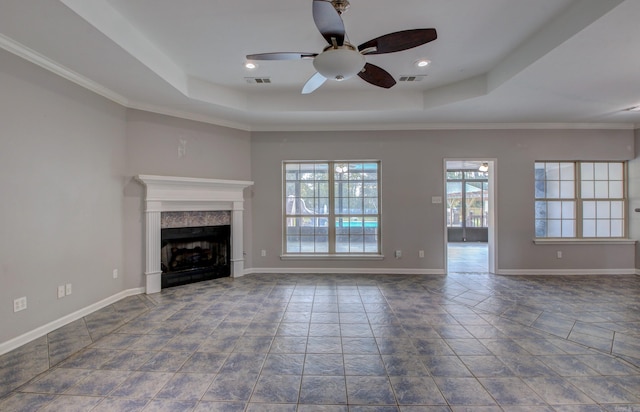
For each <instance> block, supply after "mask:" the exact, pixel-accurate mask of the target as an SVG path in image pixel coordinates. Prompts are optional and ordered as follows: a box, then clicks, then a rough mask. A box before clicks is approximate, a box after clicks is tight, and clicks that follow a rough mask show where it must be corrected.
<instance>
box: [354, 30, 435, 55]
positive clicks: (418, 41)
mask: <svg viewBox="0 0 640 412" xmlns="http://www.w3.org/2000/svg"><path fill="white" fill-rule="evenodd" d="M437 38H438V34H437V33H436V29H414V30H403V31H397V32H395V33H389V34H385V35H384V36H380V37H377V38H375V39H373V40H369V41H368V42H366V43H362V44H361V45H360V46H358V50H359V51H365V53H364V54H383V53H393V52H398V51H402V50H407V49H411V48H413V47H417V46H420V45H423V44H425V43H429V42H430V41H434V40H435V39H437ZM371 48H374V49H375V50H371V51H368V50H367V49H371Z"/></svg>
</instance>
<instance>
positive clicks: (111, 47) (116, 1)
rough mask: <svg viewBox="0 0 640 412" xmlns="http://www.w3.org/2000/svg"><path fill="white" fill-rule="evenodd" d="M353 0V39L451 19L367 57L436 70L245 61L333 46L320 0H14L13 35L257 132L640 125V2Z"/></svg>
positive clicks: (128, 94) (61, 67)
mask: <svg viewBox="0 0 640 412" xmlns="http://www.w3.org/2000/svg"><path fill="white" fill-rule="evenodd" d="M350 1H351V8H350V9H349V10H348V11H347V12H346V13H344V14H343V20H344V23H345V27H346V32H347V36H348V38H349V40H350V41H351V43H353V44H356V45H357V44H360V43H363V42H365V41H367V40H370V39H372V38H375V37H378V36H380V35H383V34H386V33H390V32H395V31H399V30H405V29H414V28H431V27H433V28H435V29H436V30H437V31H438V39H437V40H435V41H434V42H431V43H428V44H426V45H423V46H420V47H416V48H414V49H411V50H407V51H403V52H398V53H392V54H386V55H376V56H367V60H368V61H369V62H371V63H373V64H376V65H378V66H381V67H382V68H384V69H386V70H387V71H388V72H389V73H391V74H392V75H393V76H394V78H396V80H397V79H398V78H399V77H400V76H401V75H419V76H423V77H422V80H421V81H419V82H411V83H406V82H398V84H397V85H396V86H394V87H393V88H391V89H389V90H386V89H380V88H377V87H375V86H372V85H370V84H368V83H366V82H364V81H363V80H361V79H359V78H358V77H354V78H352V79H349V80H346V81H343V82H334V81H328V82H327V83H325V84H324V85H323V86H322V87H321V88H320V89H318V90H317V91H316V92H314V93H312V94H310V95H301V94H300V90H301V88H302V86H303V84H304V83H305V82H306V80H307V79H308V78H309V77H310V76H311V75H313V74H314V72H315V71H314V69H313V65H312V62H311V61H310V60H300V61H261V62H259V67H258V68H257V69H256V70H254V71H249V70H247V69H245V68H244V67H243V63H244V62H245V55H247V54H252V53H265V52H280V51H292V52H309V53H319V52H320V51H322V49H323V47H324V46H325V41H324V39H323V38H322V36H321V35H320V34H319V33H318V30H317V28H316V26H315V24H314V22H313V19H312V14H311V5H312V0H269V1H267V0H261V1H257V0H234V1H228V0H226V1H222V0H183V1H175V0H30V1H25V0H1V4H0V11H1V12H0V47H3V48H5V49H7V50H9V51H11V52H13V53H15V54H18V55H20V56H22V57H25V58H27V59H29V60H31V61H33V62H34V63H37V64H39V65H41V66H43V67H46V68H48V69H50V70H52V71H54V72H57V73H58V74H61V75H63V76H65V77H67V78H68V79H70V80H72V81H75V82H77V83H80V84H82V85H83V86H85V87H88V88H90V89H92V90H94V91H96V92H98V93H100V94H102V95H104V96H106V97H109V98H111V99H113V100H115V101H117V102H119V103H121V104H123V105H125V106H127V107H132V108H139V109H144V110H150V111H154V112H159V113H166V114H170V115H175V116H180V117H185V118H191V119H197V120H203V121H207V122H211V123H216V124H222V125H228V126H232V127H237V128H240V129H245V130H335V129H346V130H351V129H353V130H356V129H362V130H366V129H419V128H471V127H523V126H526V127H602V126H603V124H604V125H605V126H606V127H614V128H633V127H636V126H637V125H638V124H640V112H628V111H624V109H626V108H629V107H631V106H634V105H640V53H639V52H638V50H640V24H638V17H639V16H640V1H638V0H535V1H532V0H481V1H478V0H394V1H391V2H390V1H388V0H384V1H383V0H350ZM419 58H427V59H429V60H431V61H432V64H431V66H430V67H428V68H427V69H418V68H417V67H415V66H414V64H413V63H414V62H415V61H416V60H417V59H419ZM247 77H261V78H262V77H266V78H270V80H271V83H270V84H250V83H248V82H247V80H246V78H247Z"/></svg>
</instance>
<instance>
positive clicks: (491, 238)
mask: <svg viewBox="0 0 640 412" xmlns="http://www.w3.org/2000/svg"><path fill="white" fill-rule="evenodd" d="M465 160H466V161H475V162H479V161H480V162H487V163H488V164H489V178H488V183H489V213H488V214H487V225H488V228H487V231H488V234H487V236H488V239H487V244H488V255H489V256H488V258H489V262H488V266H487V267H488V270H489V273H497V265H496V263H497V256H498V242H497V232H498V230H497V223H498V221H497V219H496V216H497V215H498V214H497V202H496V199H497V192H498V186H497V185H496V174H497V173H496V170H497V162H498V159H492V158H484V157H482V158H469V157H464V158H457V157H456V158H445V159H444V162H443V165H442V166H443V168H444V171H443V176H444V202H443V203H444V208H443V209H444V210H443V213H444V215H443V217H444V219H443V221H444V273H449V268H448V264H449V261H448V259H449V257H448V252H447V243H448V241H449V234H448V230H447V162H451V161H458V162H460V161H465Z"/></svg>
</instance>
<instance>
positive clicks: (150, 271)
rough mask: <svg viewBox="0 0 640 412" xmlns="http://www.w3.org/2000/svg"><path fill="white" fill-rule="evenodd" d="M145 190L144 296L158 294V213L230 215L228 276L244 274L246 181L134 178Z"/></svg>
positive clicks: (248, 184)
mask: <svg viewBox="0 0 640 412" xmlns="http://www.w3.org/2000/svg"><path fill="white" fill-rule="evenodd" d="M136 179H137V180H138V181H140V182H141V183H142V184H143V185H144V186H145V187H146V195H145V215H146V229H145V232H146V237H145V239H146V266H145V277H146V292H147V293H157V292H160V284H161V279H160V277H161V275H162V269H161V267H160V248H161V241H160V231H161V227H160V214H161V213H162V212H190V211H197V212H202V211H222V210H226V211H231V276H232V277H238V276H242V275H243V274H244V254H243V239H242V233H243V226H242V222H243V218H242V213H243V210H244V196H243V190H244V189H245V188H247V187H249V186H252V185H253V182H250V181H241V180H219V179H202V178H194V177H175V176H153V175H138V176H136Z"/></svg>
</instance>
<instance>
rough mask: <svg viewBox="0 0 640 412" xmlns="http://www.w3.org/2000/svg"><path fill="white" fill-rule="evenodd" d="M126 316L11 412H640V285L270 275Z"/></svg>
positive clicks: (109, 319) (97, 317)
mask: <svg viewBox="0 0 640 412" xmlns="http://www.w3.org/2000/svg"><path fill="white" fill-rule="evenodd" d="M115 306H116V307H109V308H105V309H103V310H102V311H100V312H97V313H95V314H92V315H91V316H90V317H87V318H85V319H83V320H81V321H78V322H79V324H78V325H76V326H73V327H71V328H69V330H70V331H72V332H74V331H75V333H76V334H77V335H78V336H77V339H80V341H81V342H85V341H86V340H87V336H86V334H85V332H84V330H88V331H89V336H88V339H90V340H91V343H90V344H89V345H88V346H86V347H84V349H80V350H79V351H77V352H76V353H75V354H73V355H72V356H70V357H68V358H67V359H64V360H62V361H60V362H59V363H57V364H56V365H55V366H53V367H52V368H50V369H48V370H46V371H45V372H42V373H40V374H39V375H38V376H37V377H35V378H34V379H32V380H30V381H29V382H27V383H25V384H23V385H21V386H19V387H17V388H16V389H14V390H12V391H11V392H9V393H7V394H6V395H5V396H3V397H2V398H0V410H1V411H36V410H38V411H65V412H66V411H138V410H144V411H266V412H269V411H299V412H307V411H341V412H343V411H344V412H346V411H359V412H366V411H382V412H387V411H389V412H391V411H403V412H418V411H500V410H505V411H640V277H637V276H610V277H593V276H591V277H580V276H572V277H500V276H495V275H487V274H451V275H448V276H416V275H370V276H366V275H336V274H326V275H287V274H281V275H266V274H264V275H250V276H245V277H242V278H238V279H229V278H226V279H217V280H213V281H208V282H202V283H198V284H193V285H187V286H181V287H177V288H172V289H166V290H163V291H162V293H159V294H156V295H151V296H145V295H141V296H135V297H131V298H128V299H127V300H126V301H122V302H119V303H118V304H116V305H115ZM114 319H115V320H114ZM82 323H84V328H83V327H82V326H83V325H82ZM110 330H111V332H108V331H110ZM92 332H93V333H92ZM58 335H59V334H58ZM72 335H73V334H72ZM54 337H56V336H55V335H54ZM58 338H59V339H60V337H59V336H58ZM43 339H49V337H46V338H43ZM59 339H58V340H57V341H56V340H55V339H54V340H53V342H59ZM67 342H68V343H69V344H70V345H71V346H73V344H74V343H73V342H75V340H74V339H71V338H68V339H67ZM49 344H51V342H44V343H41V346H37V345H36V347H40V350H43V351H45V353H46V351H47V349H46V348H47V345H49ZM34 353H37V350H35V352H34ZM59 353H60V352H59V351H58V352H56V353H54V356H56V361H57V359H59V357H60V355H59ZM45 356H46V355H45ZM51 356H52V355H51V352H49V357H51ZM51 362H52V365H53V364H54V363H55V361H51ZM12 371H13V369H11V368H7V367H3V366H2V364H0V381H2V379H3V375H7V374H9V373H12ZM4 379H5V380H6V377H5V378H4Z"/></svg>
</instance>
